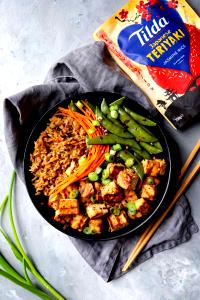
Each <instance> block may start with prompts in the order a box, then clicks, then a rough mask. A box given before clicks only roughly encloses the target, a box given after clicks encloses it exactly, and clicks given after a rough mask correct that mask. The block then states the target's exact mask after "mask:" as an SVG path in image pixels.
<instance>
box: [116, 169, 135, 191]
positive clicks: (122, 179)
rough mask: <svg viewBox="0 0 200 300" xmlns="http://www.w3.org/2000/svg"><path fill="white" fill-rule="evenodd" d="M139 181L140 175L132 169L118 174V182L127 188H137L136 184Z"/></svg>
mask: <svg viewBox="0 0 200 300" xmlns="http://www.w3.org/2000/svg"><path fill="white" fill-rule="evenodd" d="M137 182H138V175H137V174H136V173H135V172H134V171H133V170H130V169H125V170H123V171H120V172H119V174H118V176H117V184H118V185H119V186H120V187H121V188H123V189H125V190H127V189H130V188H131V189H132V190H135V188H136V185H137Z"/></svg>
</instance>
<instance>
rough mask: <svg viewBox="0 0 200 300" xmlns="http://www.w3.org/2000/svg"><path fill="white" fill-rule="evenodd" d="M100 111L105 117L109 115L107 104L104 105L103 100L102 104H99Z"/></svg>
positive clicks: (104, 101)
mask: <svg viewBox="0 0 200 300" xmlns="http://www.w3.org/2000/svg"><path fill="white" fill-rule="evenodd" d="M101 111H102V113H103V114H105V115H107V114H109V113H110V109H109V107H108V104H107V103H106V100H105V98H103V100H102V102H101Z"/></svg>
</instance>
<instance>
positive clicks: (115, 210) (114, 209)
mask: <svg viewBox="0 0 200 300" xmlns="http://www.w3.org/2000/svg"><path fill="white" fill-rule="evenodd" d="M110 212H111V213H112V214H113V215H115V216H119V215H120V208H119V207H116V206H113V207H111V209H110Z"/></svg>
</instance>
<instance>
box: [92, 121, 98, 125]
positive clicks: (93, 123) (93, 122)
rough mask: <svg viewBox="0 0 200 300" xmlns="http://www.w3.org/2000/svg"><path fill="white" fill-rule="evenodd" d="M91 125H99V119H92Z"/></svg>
mask: <svg viewBox="0 0 200 300" xmlns="http://www.w3.org/2000/svg"><path fill="white" fill-rule="evenodd" d="M92 125H94V126H99V125H100V123H99V121H98V120H94V121H92Z"/></svg>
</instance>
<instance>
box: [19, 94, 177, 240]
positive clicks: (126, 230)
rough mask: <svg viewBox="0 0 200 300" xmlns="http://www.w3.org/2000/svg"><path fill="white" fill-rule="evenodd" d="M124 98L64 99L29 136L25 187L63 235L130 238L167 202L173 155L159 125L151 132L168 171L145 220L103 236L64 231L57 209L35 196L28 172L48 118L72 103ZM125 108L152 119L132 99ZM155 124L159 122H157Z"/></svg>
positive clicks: (48, 112) (96, 238) (25, 162)
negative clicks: (31, 156) (157, 139)
mask: <svg viewBox="0 0 200 300" xmlns="http://www.w3.org/2000/svg"><path fill="white" fill-rule="evenodd" d="M121 96H122V95H119V94H115V93H110V92H92V93H85V94H79V95H76V96H74V97H71V98H68V99H65V100H63V101H61V102H59V103H58V104H56V105H55V106H54V107H53V108H51V109H50V110H48V111H47V112H46V113H45V114H44V115H43V116H42V118H41V119H40V120H39V121H38V123H37V125H36V126H35V127H34V129H33V131H32V133H31V134H30V137H29V139H28V142H27V145H26V150H25V155H24V175H25V182H26V188H27V191H28V193H29V196H30V198H31V200H32V202H33V204H34V206H35V207H36V209H37V210H38V211H39V213H40V214H41V215H42V217H43V218H44V219H45V220H46V221H47V222H49V223H50V224H51V225H52V226H53V227H55V228H57V229H58V230H60V231H61V232H63V233H65V234H67V235H70V236H72V237H75V238H79V239H85V240H110V239H115V238H119V237H123V236H125V235H128V234H130V233H133V232H134V231H136V230H138V229H139V228H141V227H142V226H144V225H145V224H146V223H147V222H148V221H149V220H151V219H152V218H153V216H154V215H155V213H156V212H157V211H158V209H159V208H160V207H161V204H162V203H163V202H164V200H165V199H166V194H167V191H168V189H169V184H170V178H171V155H170V149H169V145H168V141H167V138H166V136H165V134H164V132H163V130H162V129H161V128H160V126H159V125H157V126H155V127H152V128H151V131H152V132H153V133H154V134H155V135H156V136H157V137H158V138H159V141H160V142H161V144H162V147H163V149H164V152H163V153H161V155H160V157H162V158H164V159H165V160H166V162H167V169H166V173H165V175H164V176H163V177H162V181H161V184H160V185H159V190H158V194H157V200H156V201H154V202H153V210H152V212H151V214H150V215H148V216H146V217H143V218H141V219H138V220H137V221H132V222H131V223H130V224H129V225H128V226H127V227H125V228H123V229H121V230H118V231H115V232H104V233H102V234H101V235H86V234H84V233H82V232H78V231H76V230H73V229H72V228H67V229H63V225H62V224H59V223H58V222H55V221H54V220H53V216H54V212H55V211H54V210H53V209H52V208H50V207H48V205H47V201H48V199H47V197H45V196H43V195H42V196H41V195H40V196H36V195H35V188H34V186H33V185H32V174H31V173H30V171H29V167H30V153H32V152H33V150H34V141H36V140H37V139H38V137H39V135H40V133H41V132H42V131H43V130H44V129H45V128H46V126H47V122H48V120H49V118H50V117H51V116H52V115H53V114H54V113H55V112H56V111H57V109H58V107H59V106H62V107H67V106H68V104H69V101H70V100H74V101H78V100H85V99H87V100H88V101H89V102H91V103H93V104H96V105H99V104H100V103H101V101H102V99H103V98H105V99H106V100H107V102H108V103H109V102H112V101H114V100H116V99H118V98H120V97H121ZM125 104H126V106H128V107H130V108H131V109H133V110H134V111H135V112H137V113H139V114H141V115H143V116H145V117H147V118H150V119H152V117H151V116H150V115H149V113H148V112H147V111H146V110H145V109H144V108H143V107H142V106H140V105H139V104H137V103H135V102H134V101H133V100H131V99H129V98H127V97H126V99H125ZM154 121H155V122H157V120H155V119H154Z"/></svg>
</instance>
